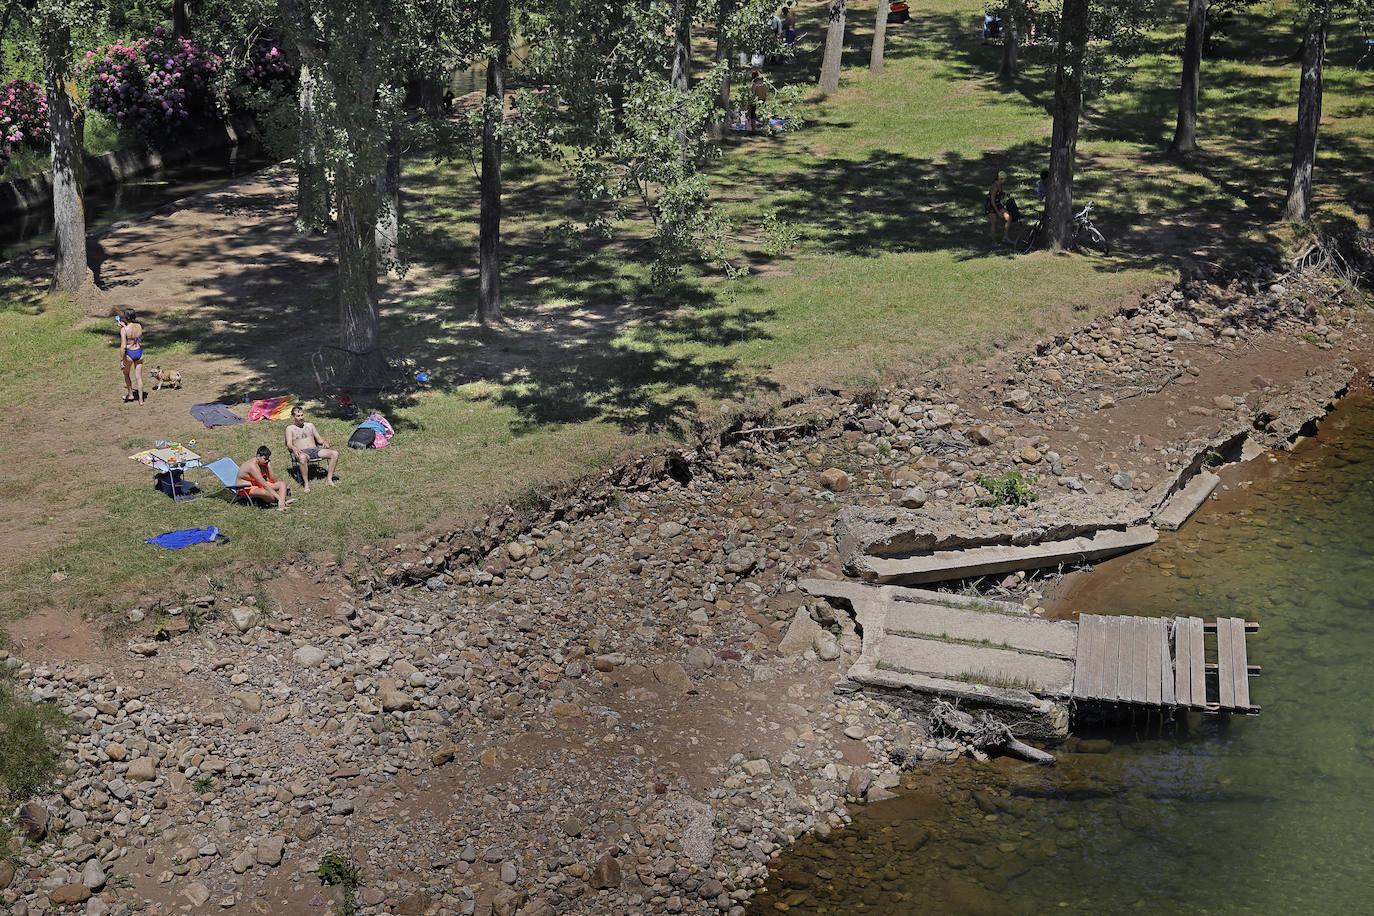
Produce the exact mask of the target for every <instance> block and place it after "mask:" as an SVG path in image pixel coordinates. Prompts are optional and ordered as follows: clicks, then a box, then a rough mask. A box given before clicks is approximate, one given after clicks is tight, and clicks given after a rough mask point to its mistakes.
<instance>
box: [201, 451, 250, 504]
mask: <svg viewBox="0 0 1374 916" xmlns="http://www.w3.org/2000/svg"><path fill="white" fill-rule="evenodd" d="M205 466H206V467H207V468H209V469H210V473H212V474H214V475H215V477H217V478H219V482H220V483H222V484H224V489H226V490H228V491H229V492H231V493H233V494H234V502H238V501H239V500H243V501H244V502H245V503H247V504H248V505H250V506H251V505H252V504H253V497H251V496H249V495H248V490H249V487H248V486H247V485H245V484H241V483H239V466H238V463H237V462H235V461H234V459H233V458H216V459H215V460H214V461H212V462H210V463H209V464H207V465H205Z"/></svg>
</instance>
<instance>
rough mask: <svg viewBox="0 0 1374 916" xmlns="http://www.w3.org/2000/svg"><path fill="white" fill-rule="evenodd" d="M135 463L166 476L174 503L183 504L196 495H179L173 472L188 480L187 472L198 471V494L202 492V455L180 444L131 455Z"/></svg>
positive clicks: (174, 443)
mask: <svg viewBox="0 0 1374 916" xmlns="http://www.w3.org/2000/svg"><path fill="white" fill-rule="evenodd" d="M129 457H130V458H132V459H133V460H134V461H137V462H139V463H140V464H144V465H147V466H148V467H150V468H152V469H153V471H154V472H156V473H158V474H166V475H167V477H168V480H169V481H170V483H171V490H172V501H173V502H183V501H185V500H188V499H195V498H196V494H195V493H187V494H186V495H185V496H178V495H177V486H176V479H177V478H176V476H174V474H173V472H176V474H178V475H180V477H181V479H182V480H185V479H186V472H187V471H190V470H195V471H196V493H199V492H202V491H203V490H204V489H205V488H204V487H203V486H202V479H201V471H200V469H201V468H203V467H205V465H204V464H203V463H202V462H201V458H200V455H197V454H196V453H195V452H193V451H191V450H190V449H189V448H187V447H186V446H184V445H182V444H181V443H179V442H173V443H171V444H170V445H167V446H165V447H163V448H150V449H146V450H144V451H141V452H138V453H136V454H133V455H130V456H129Z"/></svg>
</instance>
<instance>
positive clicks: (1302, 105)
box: [1283, 4, 1329, 223]
mask: <svg viewBox="0 0 1374 916" xmlns="http://www.w3.org/2000/svg"><path fill="white" fill-rule="evenodd" d="M1328 12H1329V11H1328V10H1327V9H1326V8H1325V7H1324V6H1323V5H1320V4H1319V5H1314V7H1313V9H1312V11H1311V13H1309V14H1308V17H1307V34H1306V35H1304V36H1303V40H1302V82H1301V83H1300V84H1299V88H1298V129H1297V136H1296V137H1295V138H1294V142H1293V169H1292V172H1291V173H1290V175H1289V179H1288V200H1287V202H1286V203H1285V205H1284V208H1283V218H1284V221H1285V222H1290V223H1291V222H1297V221H1299V220H1304V219H1307V217H1308V215H1309V214H1310V213H1311V210H1312V172H1313V170H1314V169H1315V168H1316V165H1317V128H1318V127H1319V126H1320V124H1321V119H1322V56H1323V55H1324V54H1325V53H1326V25H1327V18H1328Z"/></svg>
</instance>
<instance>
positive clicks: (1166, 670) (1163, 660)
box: [1159, 618, 1177, 706]
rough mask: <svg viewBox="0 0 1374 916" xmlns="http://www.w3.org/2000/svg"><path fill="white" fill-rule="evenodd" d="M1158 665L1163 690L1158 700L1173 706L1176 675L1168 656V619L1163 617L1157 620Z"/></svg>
mask: <svg viewBox="0 0 1374 916" xmlns="http://www.w3.org/2000/svg"><path fill="white" fill-rule="evenodd" d="M1159 666H1160V670H1161V672H1162V676H1161V678H1160V687H1161V689H1162V691H1163V692H1162V695H1161V697H1160V702H1162V703H1163V704H1164V705H1165V706H1173V705H1174V704H1175V703H1176V702H1177V700H1176V699H1175V696H1174V687H1175V685H1176V684H1177V675H1176V674H1175V672H1174V663H1173V661H1172V660H1171V659H1170V658H1169V621H1167V620H1165V619H1163V618H1161V619H1160V621H1159Z"/></svg>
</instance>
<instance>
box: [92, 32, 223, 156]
mask: <svg viewBox="0 0 1374 916" xmlns="http://www.w3.org/2000/svg"><path fill="white" fill-rule="evenodd" d="M223 70H224V62H223V61H222V60H221V59H220V57H219V55H218V54H215V53H214V52H213V51H210V50H208V49H206V48H203V47H200V46H199V45H196V44H193V43H192V42H191V41H190V40H189V39H185V38H183V39H174V38H172V37H171V36H170V35H169V34H168V32H167V30H166V29H164V28H161V27H159V28H157V29H155V30H154V31H153V34H152V36H151V37H149V38H139V39H136V40H133V41H116V42H115V43H114V44H110V45H106V46H105V47H103V48H100V49H98V50H96V51H90V52H88V53H87V54H86V57H85V59H84V60H82V61H80V62H79V63H78V66H77V72H78V75H79V76H80V77H81V80H82V82H83V83H84V84H85V85H86V87H87V104H89V105H90V107H91V108H93V109H94V110H96V111H99V112H101V113H103V114H105V115H106V116H108V117H109V118H110V119H111V120H113V121H114V122H115V124H117V125H118V126H119V127H120V128H121V129H124V128H133V129H135V130H137V131H138V132H139V133H141V134H143V135H144V136H146V137H148V138H149V139H154V140H156V139H165V138H167V137H169V136H171V135H172V134H174V133H175V132H176V131H177V129H178V128H180V127H182V126H184V125H185V124H187V123H189V122H192V121H196V120H201V119H205V118H212V117H215V116H216V115H217V114H218V109H219V99H218V96H217V92H216V89H215V86H216V80H217V78H218V77H219V76H220V74H221V73H222V71H223Z"/></svg>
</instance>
